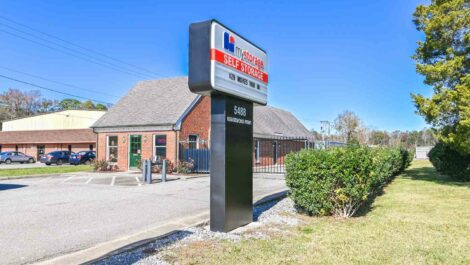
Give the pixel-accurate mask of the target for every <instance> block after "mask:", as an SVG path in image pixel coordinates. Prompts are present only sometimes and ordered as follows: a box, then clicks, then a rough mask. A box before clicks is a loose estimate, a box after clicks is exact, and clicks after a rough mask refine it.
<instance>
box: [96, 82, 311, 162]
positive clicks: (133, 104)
mask: <svg viewBox="0 0 470 265" xmlns="http://www.w3.org/2000/svg"><path fill="white" fill-rule="evenodd" d="M253 126H254V128H253V129H254V137H256V138H257V139H267V138H269V137H273V136H275V137H281V136H284V137H304V138H306V137H310V136H311V135H310V132H309V131H308V130H307V129H306V128H305V127H304V126H303V125H302V124H301V123H300V122H299V121H298V120H297V119H296V118H295V117H294V116H293V115H292V114H291V113H289V112H287V111H284V110H281V109H277V108H273V107H270V106H265V107H262V106H259V107H255V108H254V122H253ZM91 127H92V128H93V130H94V132H96V133H97V134H98V144H97V152H98V154H97V155H98V159H100V160H101V159H104V160H107V161H109V162H110V163H113V164H115V165H117V166H118V168H119V169H120V170H128V169H132V168H135V167H136V166H137V164H138V162H139V161H140V160H141V159H149V158H152V157H154V156H160V157H165V158H166V159H169V160H171V161H172V162H173V163H176V162H177V161H179V160H180V159H181V157H182V150H184V149H185V148H190V149H206V148H209V142H210V98H208V97H203V96H200V95H197V94H193V93H191V92H190V91H189V88H188V80H187V78H186V77H176V78H167V79H160V80H151V81H142V82H139V83H138V84H137V85H136V86H135V87H134V88H132V89H131V90H130V91H129V92H128V94H127V95H125V96H124V97H123V98H122V99H121V100H119V101H118V102H117V103H116V104H115V105H114V106H113V107H112V108H111V109H110V110H109V111H108V112H107V113H106V114H105V115H103V116H102V117H101V118H100V119H99V120H98V121H96V123H95V124H93V125H92V126H91ZM255 148H256V146H255ZM271 153H273V152H271ZM257 155H259V157H258V158H260V157H261V156H262V155H263V154H262V153H260V152H258V154H256V152H255V157H257ZM258 160H259V159H258Z"/></svg>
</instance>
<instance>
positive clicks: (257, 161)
mask: <svg viewBox="0 0 470 265" xmlns="http://www.w3.org/2000/svg"><path fill="white" fill-rule="evenodd" d="M255 161H256V163H259V140H256V142H255Z"/></svg>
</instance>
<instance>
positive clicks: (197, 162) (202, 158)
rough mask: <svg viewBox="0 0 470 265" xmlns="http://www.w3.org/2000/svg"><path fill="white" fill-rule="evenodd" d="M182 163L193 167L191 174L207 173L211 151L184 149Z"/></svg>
mask: <svg viewBox="0 0 470 265" xmlns="http://www.w3.org/2000/svg"><path fill="white" fill-rule="evenodd" d="M183 161H185V162H189V163H191V164H192V165H193V168H192V172H193V173H209V172H210V162H211V151H210V150H209V149H208V148H204V149H184V150H183Z"/></svg>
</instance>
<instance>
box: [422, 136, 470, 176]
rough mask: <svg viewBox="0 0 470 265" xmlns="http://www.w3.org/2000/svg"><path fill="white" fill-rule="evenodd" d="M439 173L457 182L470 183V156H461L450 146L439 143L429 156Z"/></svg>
mask: <svg viewBox="0 0 470 265" xmlns="http://www.w3.org/2000/svg"><path fill="white" fill-rule="evenodd" d="M428 156H429V160H430V161H431V163H432V164H433V166H434V167H435V168H436V170H437V172H439V173H441V174H444V175H448V176H449V177H451V178H452V179H454V180H457V181H470V155H469V154H468V155H465V154H461V153H459V152H458V151H456V150H454V149H453V148H452V147H450V146H449V145H446V144H444V143H441V142H439V143H437V144H436V145H435V146H434V147H433V148H432V149H431V151H430V152H429V154H428Z"/></svg>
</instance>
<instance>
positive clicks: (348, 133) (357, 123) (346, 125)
mask: <svg viewBox="0 0 470 265" xmlns="http://www.w3.org/2000/svg"><path fill="white" fill-rule="evenodd" d="M361 126H362V122H361V119H360V118H359V117H358V116H357V115H356V114H355V113H354V112H352V111H349V110H346V111H344V112H343V113H341V114H339V115H338V117H337V118H336V119H335V122H334V127H335V129H336V131H338V133H339V134H341V135H342V136H343V139H344V140H346V142H347V143H352V142H359V139H358V133H359V129H360V127H361Z"/></svg>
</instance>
